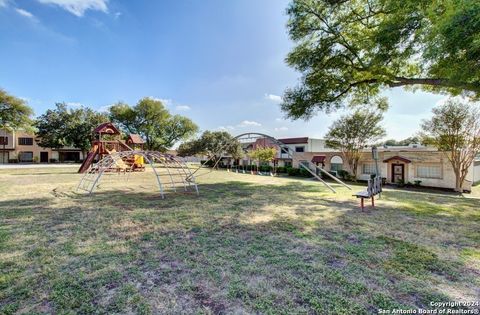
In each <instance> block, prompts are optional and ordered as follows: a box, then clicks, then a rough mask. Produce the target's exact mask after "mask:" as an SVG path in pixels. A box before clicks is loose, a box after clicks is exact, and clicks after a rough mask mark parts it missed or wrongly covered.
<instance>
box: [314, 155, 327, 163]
mask: <svg viewBox="0 0 480 315" xmlns="http://www.w3.org/2000/svg"><path fill="white" fill-rule="evenodd" d="M325 158H326V156H325V155H314V156H313V158H312V162H313V163H323V161H325Z"/></svg>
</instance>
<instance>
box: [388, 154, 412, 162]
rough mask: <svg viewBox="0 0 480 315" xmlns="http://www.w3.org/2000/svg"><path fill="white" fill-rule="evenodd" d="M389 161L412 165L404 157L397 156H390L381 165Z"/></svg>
mask: <svg viewBox="0 0 480 315" xmlns="http://www.w3.org/2000/svg"><path fill="white" fill-rule="evenodd" d="M390 161H402V162H404V163H412V161H411V160H409V159H407V158H404V157H401V156H398V155H395V156H392V157H390V158H388V159H385V160H383V163H388V162H390Z"/></svg>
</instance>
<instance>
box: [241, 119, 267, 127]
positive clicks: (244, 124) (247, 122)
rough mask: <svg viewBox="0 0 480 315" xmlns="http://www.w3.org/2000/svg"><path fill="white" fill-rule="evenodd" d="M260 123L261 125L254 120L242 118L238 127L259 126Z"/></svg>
mask: <svg viewBox="0 0 480 315" xmlns="http://www.w3.org/2000/svg"><path fill="white" fill-rule="evenodd" d="M261 125H262V124H261V123H259V122H256V121H252V120H244V121H242V122H241V123H240V124H239V125H238V127H251V126H254V127H260V126H261Z"/></svg>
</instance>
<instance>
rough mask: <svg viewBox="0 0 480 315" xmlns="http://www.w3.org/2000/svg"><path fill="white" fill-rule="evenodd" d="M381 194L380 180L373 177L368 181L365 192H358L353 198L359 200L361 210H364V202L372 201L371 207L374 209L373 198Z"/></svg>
mask: <svg viewBox="0 0 480 315" xmlns="http://www.w3.org/2000/svg"><path fill="white" fill-rule="evenodd" d="M381 192H382V179H381V178H380V177H375V178H373V179H369V180H368V184H367V190H364V191H359V192H358V193H356V194H355V195H354V196H355V197H357V198H360V207H361V208H362V210H363V209H364V208H365V205H364V200H365V199H370V198H371V199H372V207H375V196H376V195H378V194H380V193H381Z"/></svg>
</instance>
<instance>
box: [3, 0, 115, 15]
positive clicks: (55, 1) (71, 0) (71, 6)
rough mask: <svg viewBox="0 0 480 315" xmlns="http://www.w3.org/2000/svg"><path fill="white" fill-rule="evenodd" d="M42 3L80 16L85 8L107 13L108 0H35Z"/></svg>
mask: <svg viewBox="0 0 480 315" xmlns="http://www.w3.org/2000/svg"><path fill="white" fill-rule="evenodd" d="M0 1H2V0H0ZM37 1H38V2H40V3H43V4H52V5H57V6H59V7H61V8H62V9H64V10H66V11H68V12H70V13H72V14H73V15H76V16H78V17H82V16H83V15H84V14H85V11H87V10H93V11H101V12H104V13H108V6H107V3H108V0H37Z"/></svg>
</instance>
